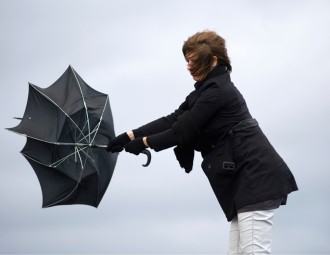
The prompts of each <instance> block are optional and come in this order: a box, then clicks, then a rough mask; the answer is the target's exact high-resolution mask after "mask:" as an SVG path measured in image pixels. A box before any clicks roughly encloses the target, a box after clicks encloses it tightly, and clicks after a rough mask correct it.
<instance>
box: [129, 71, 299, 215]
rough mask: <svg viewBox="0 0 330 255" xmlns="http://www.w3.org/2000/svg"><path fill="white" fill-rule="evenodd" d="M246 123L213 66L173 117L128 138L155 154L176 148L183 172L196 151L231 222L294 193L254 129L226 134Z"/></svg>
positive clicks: (237, 96)
mask: <svg viewBox="0 0 330 255" xmlns="http://www.w3.org/2000/svg"><path fill="white" fill-rule="evenodd" d="M183 116H185V117H184V118H183ZM246 120H251V114H250V113H249V110H248V108H247V106H246V103H245V100H244V98H243V96H242V95H241V93H240V92H239V91H238V90H237V88H236V87H235V86H234V84H233V83H232V82H231V79H230V74H229V73H228V72H227V71H226V68H225V67H224V66H218V67H216V68H215V69H214V70H213V71H212V72H211V73H210V74H209V75H208V76H207V77H206V78H205V79H204V80H203V81H199V82H196V84H195V90H194V91H193V92H191V93H190V94H189V95H188V96H187V98H186V100H185V101H184V102H183V103H182V104H181V105H180V107H179V108H178V109H177V110H176V111H174V112H173V113H172V114H170V115H168V116H166V117H162V118H160V119H158V120H155V121H153V122H151V123H149V124H146V125H144V126H142V127H140V128H138V129H135V130H133V132H134V135H135V136H136V137H141V136H147V137H148V138H147V139H148V143H149V145H150V147H151V148H153V149H155V150H156V151H159V150H162V149H166V148H169V147H172V146H175V145H177V147H176V149H177V152H179V154H180V155H177V158H178V159H179V160H180V165H181V166H182V167H185V168H186V170H188V171H187V172H189V170H190V169H191V168H192V160H193V154H192V153H191V150H192V149H194V150H196V151H200V152H201V154H202V157H203V159H204V160H203V162H202V168H203V170H204V172H205V174H206V176H207V177H208V179H209V182H210V184H211V186H212V189H213V191H214V193H215V195H216V197H217V199H218V201H219V203H220V205H221V207H222V209H223V211H224V213H225V215H226V217H227V220H228V221H231V220H232V219H233V218H234V217H235V216H236V215H237V210H238V209H240V208H242V207H244V206H246V205H252V204H255V203H257V202H262V201H266V200H271V199H279V198H283V197H286V196H287V194H289V193H290V192H292V191H295V190H298V188H297V185H296V182H295V179H294V177H293V175H292V173H291V171H290V170H289V168H288V166H287V165H286V163H285V162H284V161H283V159H282V158H281V157H280V156H279V154H278V153H277V152H276V150H275V149H274V148H273V147H272V145H271V144H270V142H269V141H268V139H267V138H266V136H265V135H264V133H263V132H262V130H261V128H260V127H259V126H258V125H252V126H248V127H247V128H241V129H237V131H236V130H235V131H234V132H230V133H229V131H231V130H232V128H233V127H234V126H235V125H237V124H238V123H241V122H242V121H243V122H244V121H246ZM254 123H255V122H254ZM182 137H183V138H184V139H183V138H182ZM178 156H179V157H178ZM223 162H230V163H231V162H233V163H235V165H234V171H229V172H228V171H224V169H223V168H222V166H223ZM187 168H188V169H187ZM230 168H231V166H230Z"/></svg>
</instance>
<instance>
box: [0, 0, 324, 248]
mask: <svg viewBox="0 0 330 255" xmlns="http://www.w3.org/2000/svg"><path fill="white" fill-rule="evenodd" d="M329 13H330V1H326V0H324V1H321V0H315V1H313V0H310V1H307V0H299V1H298V0H296V1H285V0H278V1H275V0H274V1H272V0H269V1H262V0H258V1H257V0H247V1H243V0H242V1H223V0H214V1H212V0H203V1H194V0H190V1H186V0H182V1H174V0H173V1H172V0H167V1H146V0H145V1H139V0H137V1H134V0H131V1H128V0H124V1H111V0H109V1H105V0H104V1H102V0H88V1H87V0H75V1H73V0H70V1H69V0H56V1H55V0H54V1H50V0H47V1H46V0H40V1H37V0H29V1H23V0H21V1H18V0H0V32H1V40H0V84H1V88H2V93H1V94H0V96H1V100H0V104H1V107H0V111H1V130H0V137H1V143H2V145H3V146H2V147H1V149H0V152H1V153H0V155H1V162H2V167H1V171H0V202H1V207H0V216H1V217H0V253H176V254H179V253H225V252H226V248H227V239H228V230H229V224H228V223H227V222H226V219H225V217H224V215H223V213H222V211H221V209H220V207H219V205H218V203H217V201H216V198H215V196H214V194H213V192H212V190H211V188H210V185H209V184H208V181H207V179H206V177H205V176H204V173H203V172H202V170H201V168H200V163H201V158H200V156H198V157H197V158H196V159H195V162H194V169H193V171H192V172H191V173H190V174H189V175H187V174H186V173H184V171H183V170H182V169H181V168H180V167H179V165H178V163H177V162H176V160H175V157H174V154H173V152H172V149H169V150H167V151H163V152H160V153H153V159H152V162H151V165H150V166H149V167H147V168H144V167H142V166H141V165H142V163H144V162H145V156H143V155H141V156H138V157H136V156H134V155H131V154H127V153H121V154H120V155H119V157H118V162H117V166H116V169H115V172H114V175H113V178H112V180H111V183H110V186H109V188H108V190H107V192H106V194H105V196H104V198H103V200H102V201H101V204H100V206H99V208H98V209H95V208H92V207H88V206H79V205H78V206H59V207H53V208H49V209H41V201H42V196H41V190H40V186H39V182H38V179H37V177H36V175H35V173H34V171H33V169H32V168H31V166H30V165H29V163H28V162H27V161H26V160H25V159H24V157H23V156H22V155H20V153H19V151H20V150H21V149H22V148H23V146H24V144H25V138H24V137H23V136H18V135H16V134H13V133H10V132H8V131H6V130H5V129H4V128H6V127H13V126H16V125H17V124H18V121H17V120H14V119H12V117H14V116H17V117H20V116H22V115H23V113H24V109H25V106H26V101H27V95H28V82H31V83H33V84H36V85H38V86H40V87H48V86H49V85H51V84H52V83H53V82H54V81H55V80H56V79H57V78H58V77H59V76H60V75H61V74H62V73H63V72H64V71H65V69H66V68H67V67H68V66H69V65H72V66H73V68H74V69H75V70H76V71H77V72H78V73H79V74H80V75H81V77H82V78H83V79H84V80H85V81H86V82H87V83H88V84H89V85H91V86H92V87H94V88H95V89H96V90H98V91H102V92H104V93H107V94H109V96H110V103H111V107H112V111H113V117H114V120H115V130H116V133H117V134H120V133H122V132H124V131H127V130H130V129H132V128H136V127H138V126H140V125H142V124H145V123H147V122H149V121H151V120H154V119H156V118H158V117H161V116H163V115H166V114H168V113H171V112H172V111H173V110H175V109H176V108H177V107H178V106H179V104H180V103H181V102H182V101H183V100H184V98H185V96H186V95H187V94H188V93H189V92H190V91H191V90H192V89H193V80H192V79H191V77H190V76H189V74H188V72H187V71H186V63H185V61H184V58H183V57H182V53H181V47H182V44H183V41H184V40H186V39H187V37H188V36H190V35H192V34H194V33H195V32H197V31H202V30H204V29H210V30H214V31H216V32H218V33H219V34H220V35H222V36H223V37H224V38H225V39H226V40H227V46H228V51H229V55H230V57H231V60H232V65H233V72H232V80H233V82H234V83H235V84H236V86H237V87H238V88H239V89H240V91H241V92H242V94H243V95H244V97H245V99H246V100H247V103H248V106H249V108H250V111H251V113H252V115H253V116H254V117H255V118H256V119H257V120H258V121H259V123H260V125H261V128H262V129H263V130H264V131H265V133H266V135H267V136H268V138H269V139H270V141H271V142H272V144H273V145H274V147H275V148H276V149H277V151H278V152H279V153H280V154H281V156H282V157H283V158H284V159H285V161H286V162H287V164H288V165H289V166H290V168H291V170H292V172H293V173H294V175H295V177H296V180H297V183H298V186H299V188H300V191H299V192H295V193H293V194H292V195H290V196H289V200H288V205H287V206H285V207H282V208H281V209H279V210H278V211H277V214H276V220H275V225H276V226H275V232H274V239H273V252H274V253H291V254H293V253H296V254H302V253H314V254H316V253H326V254H330V245H329V237H330V224H329V223H330V222H329V216H328V214H329V209H330V206H329V195H330V187H329V177H330V173H329V170H330V169H329V162H328V158H329V156H330V149H329V144H328V143H329V141H330V135H329V131H328V130H329V124H330V100H329V95H330V89H329V71H330V61H329V60H330V47H329V45H330V32H329V31H330V29H329V25H330V15H329Z"/></svg>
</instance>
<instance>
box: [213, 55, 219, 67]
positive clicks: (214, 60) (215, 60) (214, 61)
mask: <svg viewBox="0 0 330 255" xmlns="http://www.w3.org/2000/svg"><path fill="white" fill-rule="evenodd" d="M217 64H218V58H217V57H216V56H213V59H212V67H215V66H216V65H217Z"/></svg>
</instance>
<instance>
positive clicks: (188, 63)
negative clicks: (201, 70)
mask: <svg viewBox="0 0 330 255" xmlns="http://www.w3.org/2000/svg"><path fill="white" fill-rule="evenodd" d="M191 68H192V63H191V61H190V60H189V61H188V62H187V69H188V70H190V69H191Z"/></svg>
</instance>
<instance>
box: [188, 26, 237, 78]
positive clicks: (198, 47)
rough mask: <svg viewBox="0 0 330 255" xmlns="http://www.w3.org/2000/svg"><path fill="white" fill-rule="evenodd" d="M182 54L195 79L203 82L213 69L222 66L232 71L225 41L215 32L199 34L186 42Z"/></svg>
mask: <svg viewBox="0 0 330 255" xmlns="http://www.w3.org/2000/svg"><path fill="white" fill-rule="evenodd" d="M182 52H183V55H184V57H185V59H186V60H187V62H188V66H187V67H188V70H189V71H190V73H191V75H192V76H193V78H194V79H195V80H196V81H198V80H203V79H204V78H205V77H206V76H207V75H208V74H209V73H210V72H211V71H212V69H213V68H214V67H215V66H216V65H218V64H222V65H225V66H226V67H227V69H228V70H229V71H231V69H232V68H231V65H230V59H229V57H228V54H227V49H226V42H225V40H224V39H223V38H222V37H221V36H219V35H217V34H216V33H215V32H213V31H203V32H198V33H196V34H194V35H192V36H190V37H189V38H188V39H187V41H185V42H184V44H183V47H182Z"/></svg>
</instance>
